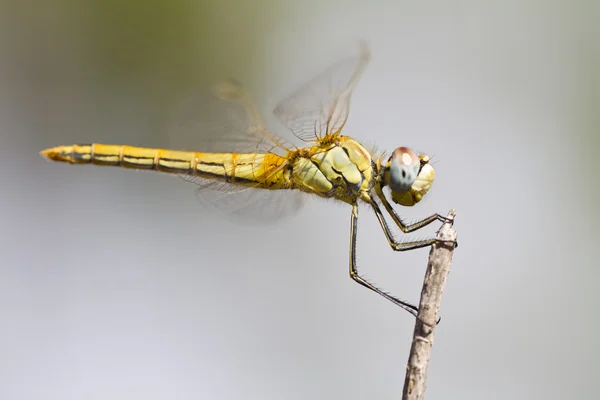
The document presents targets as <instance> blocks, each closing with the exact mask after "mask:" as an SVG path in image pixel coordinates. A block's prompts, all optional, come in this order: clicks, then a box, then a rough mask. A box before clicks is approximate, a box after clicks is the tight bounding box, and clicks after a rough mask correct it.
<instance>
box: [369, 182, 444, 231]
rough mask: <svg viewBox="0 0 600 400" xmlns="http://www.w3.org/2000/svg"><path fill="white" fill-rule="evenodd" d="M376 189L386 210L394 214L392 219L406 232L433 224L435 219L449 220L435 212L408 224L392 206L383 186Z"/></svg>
mask: <svg viewBox="0 0 600 400" xmlns="http://www.w3.org/2000/svg"><path fill="white" fill-rule="evenodd" d="M375 191H376V193H377V196H378V197H379V198H380V199H381V203H382V204H383V206H384V207H385V209H386V211H387V212H388V213H389V214H390V215H391V216H392V219H393V220H394V222H395V223H396V225H398V228H400V230H401V231H402V232H404V233H410V232H414V231H416V230H418V229H421V228H423V227H425V226H427V225H429V224H431V223H432V222H434V221H440V222H448V218H446V217H444V216H443V215H440V214H433V215H430V216H429V217H427V218H423V219H422V220H420V221H417V222H415V223H413V224H409V225H407V224H406V223H404V222H403V221H402V219H401V218H400V216H399V215H398V214H397V213H396V211H395V210H394V208H393V207H392V205H391V204H390V202H389V201H388V199H387V198H386V197H385V194H384V193H383V190H382V188H381V187H377V188H376V189H375Z"/></svg>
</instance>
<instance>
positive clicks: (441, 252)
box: [402, 210, 456, 400]
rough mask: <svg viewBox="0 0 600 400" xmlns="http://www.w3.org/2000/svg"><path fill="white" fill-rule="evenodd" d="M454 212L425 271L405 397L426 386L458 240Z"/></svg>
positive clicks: (411, 399)
mask: <svg viewBox="0 0 600 400" xmlns="http://www.w3.org/2000/svg"><path fill="white" fill-rule="evenodd" d="M454 216H455V212H454V210H451V211H450V212H449V213H448V218H449V219H450V221H451V222H448V223H445V224H444V225H442V227H441V228H440V230H439V231H438V233H437V239H439V240H443V241H440V242H437V243H435V244H434V245H433V246H431V251H430V252H429V263H428V264H427V271H426V272H425V280H424V282H423V289H422V290H421V301H420V303H419V313H418V315H417V321H416V323H415V331H414V333H413V341H412V346H411V348H410V354H409V356H408V366H407V368H406V378H405V379H404V390H403V392H402V400H422V399H423V398H424V396H425V388H426V387H427V367H428V366H429V358H430V356H431V347H432V346H433V333H434V331H435V326H436V321H438V315H439V311H440V305H441V303H442V294H443V292H444V286H445V285H446V278H447V277H448V274H449V273H450V264H451V263H452V254H453V252H454V248H455V246H454V244H453V243H452V241H456V231H455V230H454V229H452V223H453V222H454Z"/></svg>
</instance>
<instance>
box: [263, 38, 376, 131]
mask: <svg viewBox="0 0 600 400" xmlns="http://www.w3.org/2000/svg"><path fill="white" fill-rule="evenodd" d="M369 59H370V51H369V47H368V45H367V44H366V43H360V46H359V52H358V54H357V55H355V56H354V57H349V58H346V59H342V60H340V61H338V62H337V63H336V64H334V65H332V66H331V67H329V68H328V69H327V70H326V71H325V72H323V73H322V74H321V75H319V76H317V77H316V78H315V79H313V80H312V81H310V82H308V83H307V84H305V85H304V86H303V87H301V88H300V89H299V90H298V91H296V92H295V93H293V94H292V95H291V96H289V97H288V98H286V99H284V100H283V101H281V102H280V103H279V104H278V105H277V106H276V107H275V110H274V111H273V114H275V116H276V117H277V118H278V119H279V120H280V121H281V122H282V123H283V124H284V125H286V126H287V127H288V128H289V129H290V130H291V131H292V132H293V133H294V135H296V137H298V138H299V139H300V140H303V141H305V142H314V141H318V140H319V139H321V138H323V137H324V136H325V135H326V134H328V135H338V134H339V133H340V131H341V129H342V128H343V127H344V124H345V123H346V120H347V119H348V112H349V110H350V100H351V96H352V90H354V88H355V87H356V85H357V84H358V81H359V80H360V77H361V76H362V74H363V71H364V70H365V68H366V66H367V64H368V62H369Z"/></svg>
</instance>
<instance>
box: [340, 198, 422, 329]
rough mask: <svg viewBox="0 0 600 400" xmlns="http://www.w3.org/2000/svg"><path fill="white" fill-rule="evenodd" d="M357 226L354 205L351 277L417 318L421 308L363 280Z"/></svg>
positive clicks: (356, 213)
mask: <svg viewBox="0 0 600 400" xmlns="http://www.w3.org/2000/svg"><path fill="white" fill-rule="evenodd" d="M357 225H358V205H357V204H353V205H352V219H351V224H350V277H351V278H352V279H353V280H354V281H355V282H357V283H359V284H360V285H362V286H364V287H366V288H367V289H370V290H372V291H374V292H375V293H377V294H379V295H380V296H383V297H384V298H386V299H388V300H389V301H391V302H392V303H394V304H396V305H397V306H399V307H401V308H402V309H404V310H406V311H408V312H409V313H411V314H412V315H414V316H415V317H416V316H417V313H418V311H419V308H418V307H417V306H415V305H414V304H411V303H408V302H406V301H404V300H400V299H398V298H396V297H394V296H392V295H390V294H389V293H386V292H384V291H382V290H381V289H379V288H377V287H376V286H374V285H373V284H372V283H370V282H369V281H367V280H366V279H365V278H363V277H362V276H360V275H359V273H358V268H357V266H356V232H357Z"/></svg>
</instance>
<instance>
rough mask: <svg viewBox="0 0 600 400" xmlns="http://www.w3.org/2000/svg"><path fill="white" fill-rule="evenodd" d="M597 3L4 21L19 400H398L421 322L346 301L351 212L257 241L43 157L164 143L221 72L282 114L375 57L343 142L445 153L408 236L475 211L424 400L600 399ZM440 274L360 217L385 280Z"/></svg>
mask: <svg viewBox="0 0 600 400" xmlns="http://www.w3.org/2000/svg"><path fill="white" fill-rule="evenodd" d="M36 3H37V4H36ZM597 4H598V3H597V2H592V1H589V2H584V1H580V2H569V3H567V2H559V1H545V2H538V1H516V0H515V1H505V2H495V4H490V3H489V2H487V3H483V2H476V1H458V2H451V3H449V2H443V1H430V2H423V1H420V2H416V1H383V0H373V1H369V2H362V1H344V2H342V1H339V0H328V1H321V0H307V1H302V2H291V1H290V2H279V1H273V0H270V1H269V0H262V1H248V2H242V1H239V2H231V1H229V2H227V1H212V2H208V1H204V2H197V3H195V4H193V5H192V4H190V2H186V1H183V0H175V1H171V2H146V1H129V2H120V1H108V2H107V1H104V2H94V1H80V2H69V1H66V0H61V1H55V2H52V4H50V3H42V2H29V1H21V2H3V3H2V6H1V8H0V149H1V152H2V156H1V157H0V171H1V172H0V183H1V188H2V189H1V191H2V196H0V215H1V216H2V224H1V225H0V321H1V322H0V324H1V327H0V355H1V356H0V398H2V399H7V400H8V399H11V400H12V399H15V400H16V399H62V400H65V399H81V398H85V399H106V398H112V399H134V398H140V399H141V398H143V399H167V398H168V399H330V398H339V399H366V398H382V399H391V398H399V397H400V393H401V390H402V384H403V379H404V366H405V363H406V360H407V355H408V350H409V347H410V338H411V335H412V329H413V323H414V320H413V319H412V318H411V317H410V316H409V315H408V314H406V313H404V312H402V311H401V310H399V309H397V308H395V307H394V306H393V305H391V304H390V303H388V302H387V301H385V300H383V299H382V298H380V297H378V296H376V295H374V294H372V293H370V292H368V291H367V290H365V289H363V288H361V287H359V286H358V285H357V284H355V283H353V282H352V281H351V280H350V279H349V277H348V273H347V263H348V259H347V254H348V231H349V218H350V209H349V208H348V207H347V206H344V205H336V204H332V203H328V202H323V201H319V200H315V201H311V202H309V203H308V205H307V206H306V207H305V208H304V209H303V210H302V211H301V212H300V214H298V215H297V216H296V217H293V218H288V219H284V220H281V221H279V222H276V223H274V224H260V225H250V224H240V223H235V222H234V221H232V220H231V219H230V218H223V217H222V216H221V215H219V214H214V213H211V212H208V211H207V210H206V209H204V208H203V207H201V206H200V205H199V204H198V202H197V199H196V198H195V196H194V193H193V192H194V190H193V187H192V186H190V185H187V184H185V183H183V182H181V181H180V180H178V179H176V178H172V177H169V176H161V175H158V174H153V173H142V172H134V171H124V170H118V169H112V168H99V167H94V168H93V167H87V166H86V167H74V166H69V165H66V164H51V163H47V162H45V161H44V160H43V159H41V158H40V157H39V156H38V154H37V152H38V151H39V150H41V149H43V148H46V147H50V146H55V145H59V144H71V143H85V142H92V141H96V142H105V143H126V144H131V145H142V146H167V145H168V143H170V141H171V140H172V138H170V137H169V136H168V135H167V130H166V129H165V127H166V125H167V121H168V118H169V111H170V110H172V108H173V107H174V105H175V104H177V99H179V98H181V96H182V94H184V93H185V91H186V89H188V88H191V87H194V86H195V85H198V84H201V83H204V82H209V81H211V80H214V79H216V78H219V77H223V76H225V77H227V76H233V77H237V78H239V79H240V80H242V81H244V82H245V83H246V85H247V86H248V88H249V89H250V90H251V91H252V92H253V93H254V94H255V96H256V97H257V98H258V100H259V102H260V104H261V106H263V110H264V112H265V114H266V115H269V116H270V110H271V109H272V108H273V107H274V105H275V104H276V101H277V100H278V99H280V98H282V97H283V96H284V95H286V94H287V93H289V92H290V91H292V90H294V89H296V88H297V87H299V85H301V84H302V83H303V82H304V81H305V80H306V79H308V78H311V77H312V76H313V75H314V74H316V73H318V72H320V71H321V70H322V69H323V68H324V67H326V66H328V65H329V64H331V63H332V62H334V61H336V60H337V59H338V58H339V57H340V56H342V55H346V54H350V52H352V51H353V50H354V47H353V46H354V45H355V44H356V42H357V41H358V39H361V38H364V39H366V40H368V41H369V43H370V44H371V48H372V51H373V59H372V62H371V64H370V65H369V68H368V70H367V72H366V74H365V76H364V78H363V80H362V81H361V84H360V86H359V87H358V89H357V90H356V92H355V94H354V100H353V104H352V110H351V116H350V121H349V123H348V125H347V127H346V130H345V133H346V134H349V135H352V136H354V137H356V138H358V139H360V140H364V141H366V142H368V143H376V144H377V145H378V147H379V148H381V149H388V150H393V149H394V148H395V147H397V146H400V145H406V146H411V147H413V148H415V149H417V150H418V151H424V152H427V153H429V154H435V157H436V159H437V161H438V162H437V164H436V170H437V180H436V182H435V184H434V186H433V188H432V190H431V192H430V194H429V196H428V198H427V199H426V200H425V201H423V203H422V204H419V206H418V207H415V208H413V209H409V210H403V212H404V214H403V215H406V216H407V217H408V218H409V219H415V218H417V217H419V216H425V215H429V214H431V213H433V212H441V213H446V212H447V211H448V210H449V209H450V208H456V210H457V212H458V217H457V222H456V229H457V230H458V232H459V239H460V247H459V249H458V250H457V252H456V254H455V258H454V263H453V269H452V273H451V275H450V278H449V281H448V285H447V287H446V292H445V297H444V303H443V308H442V315H443V318H444V319H443V322H442V324H441V325H440V326H439V328H438V330H437V334H436V343H435V346H434V351H433V359H432V363H431V366H430V374H429V382H428V390H427V398H428V399H442V398H443V399H507V398H511V399H531V398H535V399H538V398H539V399H542V398H543V399H565V398H578V399H593V398H596V397H597V394H596V393H597V392H598V389H600V387H599V381H600V380H599V378H600V374H599V373H598V361H599V355H600V352H599V346H598V333H599V329H598V324H599V317H598V306H600V304H599V298H600V297H599V295H598V290H597V287H598V278H599V277H600V276H599V273H598V267H599V263H598V261H597V259H596V258H595V246H597V245H598V243H597V242H598V241H597V239H598V237H599V235H598V233H597V230H596V229H595V228H596V227H597V225H598V222H600V221H599V218H598V214H597V212H596V210H595V208H594V206H595V205H596V204H598V194H599V192H600V191H599V184H598V178H597V175H596V172H598V171H599V163H598V159H597V154H598V149H599V141H600V140H599V132H598V131H599V127H600V119H599V117H598V115H600V114H599V113H598V111H599V100H600V98H599V94H600V90H599V83H600V81H599V78H600V73H599V72H598V71H600V62H599V61H600V57H599V54H600V53H599V43H600V41H599V40H598V39H599V35H600V32H599V29H598V18H599V16H600V14H599V13H598V11H599V10H598V8H599V7H598V5H597ZM273 126H274V127H275V128H276V129H280V126H277V125H273ZM279 132H282V131H281V130H279ZM363 210H366V209H365V208H364V207H363ZM434 230H435V227H432V228H431V229H430V230H428V232H427V233H428V234H430V233H433V232H434ZM426 259H427V250H421V251H418V252H413V253H412V254H395V253H394V252H392V251H391V250H390V249H389V247H388V245H387V243H386V241H385V239H384V236H383V234H382V233H381V231H380V229H379V227H378V225H377V223H376V221H375V218H374V217H373V215H372V213H370V212H366V211H363V212H362V214H361V222H360V227H359V262H360V265H361V267H362V270H363V271H364V272H365V273H366V274H367V276H369V277H370V278H371V279H373V280H374V281H375V282H377V283H378V284H380V285H381V286H383V287H385V288H386V289H388V290H391V291H392V292H394V293H397V294H400V295H401V296H402V297H404V298H408V299H412V300H413V301H417V300H418V296H419V292H420V284H421V281H422V277H423V271H424V267H425V264H426Z"/></svg>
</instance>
